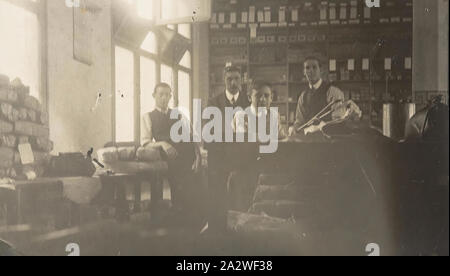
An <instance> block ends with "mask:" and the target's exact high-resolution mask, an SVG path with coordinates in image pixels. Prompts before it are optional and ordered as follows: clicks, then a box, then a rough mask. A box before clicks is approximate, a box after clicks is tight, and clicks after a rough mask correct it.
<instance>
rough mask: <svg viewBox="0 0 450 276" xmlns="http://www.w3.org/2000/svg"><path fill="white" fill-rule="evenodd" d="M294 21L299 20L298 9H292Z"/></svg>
mask: <svg viewBox="0 0 450 276" xmlns="http://www.w3.org/2000/svg"><path fill="white" fill-rule="evenodd" d="M292 21H293V22H298V9H293V10H292Z"/></svg>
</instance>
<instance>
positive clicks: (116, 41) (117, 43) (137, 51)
mask: <svg viewBox="0 0 450 276" xmlns="http://www.w3.org/2000/svg"><path fill="white" fill-rule="evenodd" d="M160 28H167V27H166V26H164V27H154V28H151V29H150V30H149V32H152V31H153V32H155V33H157V30H158V29H160ZM173 31H175V32H176V34H177V35H179V36H182V35H181V34H179V33H178V25H175V30H173ZM192 32H193V26H192V25H191V39H190V41H191V44H190V46H189V48H188V49H187V50H188V51H189V52H190V54H191V67H192V64H193V46H192V45H193V44H192ZM182 37H183V38H184V36H182ZM158 42H159V41H158V36H157V35H156V45H157V49H159V47H158ZM112 45H113V49H115V47H121V48H123V49H126V50H129V51H131V52H132V53H133V56H134V106H135V108H134V122H133V123H134V141H129V142H125V143H121V144H125V145H140V143H141V142H140V140H141V97H140V94H141V57H144V58H147V59H150V60H153V61H154V62H155V79H156V80H157V83H158V82H160V81H161V65H162V64H165V65H168V66H170V67H171V68H172V74H173V76H174V80H173V87H172V90H173V97H174V106H175V107H178V106H179V94H178V71H183V72H185V73H187V74H188V75H189V78H190V88H189V89H190V91H191V93H190V100H191V101H192V98H193V93H192V91H193V87H194V86H193V70H192V68H186V67H184V66H181V65H180V64H173V63H171V62H170V61H167V60H165V59H163V58H162V57H161V56H160V55H159V53H158V50H157V53H156V54H153V53H150V52H148V51H145V50H143V49H141V48H140V45H139V46H138V45H134V44H133V43H130V42H128V41H125V40H123V39H121V38H119V37H115V36H114V34H113V36H112ZM112 68H113V69H112V70H111V72H112V88H113V91H114V93H113V95H114V96H113V99H112V126H113V127H112V128H111V129H112V141H113V142H114V144H117V137H116V115H117V114H116V96H117V93H115V91H116V76H115V71H116V70H115V68H116V61H115V50H114V51H113V53H112ZM190 114H192V105H191V110H190ZM191 116H192V115H191Z"/></svg>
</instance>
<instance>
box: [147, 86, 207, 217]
mask: <svg viewBox="0 0 450 276" xmlns="http://www.w3.org/2000/svg"><path fill="white" fill-rule="evenodd" d="M153 98H154V99H155V105H156V107H155V110H153V111H152V112H150V113H146V114H144V116H143V118H142V123H141V144H142V146H143V147H157V148H160V149H161V151H162V153H163V156H164V159H166V161H167V162H168V164H169V173H168V180H169V184H170V192H171V201H172V209H173V211H174V212H175V213H178V214H179V213H181V212H183V211H184V210H185V209H186V208H187V207H188V206H187V205H188V203H187V201H188V200H189V199H188V198H187V194H188V189H189V188H191V187H189V186H192V185H191V184H192V183H190V182H191V181H192V179H193V171H194V172H197V170H198V169H199V168H200V164H201V157H200V151H199V148H198V147H197V146H195V145H194V144H191V143H174V142H172V139H171V137H170V130H171V128H172V126H173V125H174V124H175V123H176V122H177V121H178V119H171V118H170V114H171V112H172V110H171V109H170V108H169V101H170V99H171V98H172V89H171V88H170V86H169V85H168V84H166V83H160V84H158V85H156V87H155V90H154V92H153Z"/></svg>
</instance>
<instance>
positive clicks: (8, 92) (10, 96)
mask: <svg viewBox="0 0 450 276" xmlns="http://www.w3.org/2000/svg"><path fill="white" fill-rule="evenodd" d="M0 101H3V102H12V103H15V102H17V101H18V95H17V93H16V92H15V91H14V90H12V89H10V88H9V87H7V86H5V87H0Z"/></svg>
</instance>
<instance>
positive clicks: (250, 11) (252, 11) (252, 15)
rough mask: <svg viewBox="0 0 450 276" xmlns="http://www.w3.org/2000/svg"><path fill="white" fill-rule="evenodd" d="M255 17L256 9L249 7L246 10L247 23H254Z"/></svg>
mask: <svg viewBox="0 0 450 276" xmlns="http://www.w3.org/2000/svg"><path fill="white" fill-rule="evenodd" d="M255 16H256V8H255V6H250V7H249V9H248V22H250V23H254V22H255Z"/></svg>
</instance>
